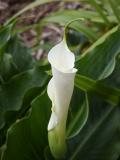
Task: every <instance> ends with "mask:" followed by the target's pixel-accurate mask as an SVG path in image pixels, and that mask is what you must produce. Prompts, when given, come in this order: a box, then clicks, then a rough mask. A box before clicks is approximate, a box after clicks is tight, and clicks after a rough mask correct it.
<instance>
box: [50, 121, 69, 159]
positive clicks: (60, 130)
mask: <svg viewBox="0 0 120 160" xmlns="http://www.w3.org/2000/svg"><path fill="white" fill-rule="evenodd" d="M65 121H66V119H63V120H62V121H61V122H60V123H59V124H58V125H56V127H55V128H54V129H52V130H50V131H49V132H48V140H49V146H50V150H51V152H52V154H53V155H54V157H55V158H56V159H64V158H65V154H66V151H67V145H66V122H65Z"/></svg>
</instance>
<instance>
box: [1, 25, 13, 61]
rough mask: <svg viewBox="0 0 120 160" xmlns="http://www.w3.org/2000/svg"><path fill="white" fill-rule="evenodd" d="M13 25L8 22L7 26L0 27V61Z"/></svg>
mask: <svg viewBox="0 0 120 160" xmlns="http://www.w3.org/2000/svg"><path fill="white" fill-rule="evenodd" d="M12 27H13V25H12V24H10V25H8V26H5V27H2V28H0V62H1V61H2V57H3V53H4V48H5V46H6V44H7V42H8V40H9V39H10V37H11V30H12Z"/></svg>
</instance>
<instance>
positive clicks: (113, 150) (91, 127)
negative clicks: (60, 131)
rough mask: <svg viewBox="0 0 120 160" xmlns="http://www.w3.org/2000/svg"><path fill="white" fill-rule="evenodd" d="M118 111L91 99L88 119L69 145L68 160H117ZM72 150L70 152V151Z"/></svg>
mask: <svg viewBox="0 0 120 160" xmlns="http://www.w3.org/2000/svg"><path fill="white" fill-rule="evenodd" d="M119 115H120V110H119V107H112V106H109V105H107V104H105V103H103V102H102V101H101V99H99V100H97V99H96V97H93V99H92V102H91V103H90V113H89V118H88V121H87V123H86V125H85V126H84V128H83V130H82V131H81V132H80V134H79V135H78V136H77V137H76V138H75V139H73V141H72V142H71V143H70V144H69V147H70V151H69V153H71V152H72V153H71V155H70V156H69V157H70V158H69V159H70V160H74V159H79V158H81V157H82V160H88V159H89V160H96V159H97V160H117V158H118V157H119V154H120V136H119V134H120V125H119V121H120V116H119ZM71 149H72V150H71Z"/></svg>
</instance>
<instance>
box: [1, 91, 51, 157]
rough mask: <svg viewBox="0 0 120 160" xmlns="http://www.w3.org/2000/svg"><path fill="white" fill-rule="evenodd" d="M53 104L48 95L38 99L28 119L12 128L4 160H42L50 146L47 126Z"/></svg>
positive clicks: (33, 103)
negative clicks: (45, 150)
mask: <svg viewBox="0 0 120 160" xmlns="http://www.w3.org/2000/svg"><path fill="white" fill-rule="evenodd" d="M50 106H51V102H50V100H49V99H48V96H47V94H46V93H44V94H42V95H40V96H38V97H36V98H35V99H34V101H33V102H32V104H31V107H32V110H31V112H30V115H29V116H27V117H26V118H24V119H22V120H20V121H18V122H16V123H15V124H14V125H12V126H11V127H10V129H9V130H8V135H7V143H6V145H7V146H6V147H7V148H6V150H5V153H4V155H3V158H2V160H11V159H18V160H27V159H29V160H33V159H34V160H38V159H39V160H40V159H41V160H42V159H44V156H45V155H44V149H45V147H46V146H47V145H48V140H47V125H48V120H49V117H50V112H51V111H50V108H51V107H50ZM18 155H19V156H18Z"/></svg>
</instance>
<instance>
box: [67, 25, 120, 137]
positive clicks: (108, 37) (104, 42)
mask: <svg viewBox="0 0 120 160" xmlns="http://www.w3.org/2000/svg"><path fill="white" fill-rule="evenodd" d="M119 38H120V29H119V27H115V28H113V29H112V30H110V31H109V32H108V33H107V34H105V35H104V36H102V37H101V38H100V39H99V40H98V41H96V42H95V43H94V44H93V45H92V46H91V47H90V48H89V49H88V50H87V51H86V52H85V53H84V54H83V55H82V56H81V57H80V58H79V60H77V61H76V68H78V73H80V75H79V74H78V75H77V76H76V79H75V85H76V87H78V88H79V89H81V90H83V91H87V92H90V93H91V92H95V93H97V94H98V95H99V96H101V97H102V98H103V99H104V100H105V101H108V102H109V103H111V104H113V105H117V104H118V103H119V97H120V91H119V90H118V89H116V88H113V87H111V88H109V86H105V85H103V84H102V83H100V82H97V81H94V79H96V80H98V79H104V78H105V77H107V76H109V75H110V74H111V73H112V72H113V70H114V67H115V58H116V56H117V55H118V53H119V51H120V45H119ZM98 57H99V58H98ZM83 75H84V76H83ZM85 76H87V77H85ZM89 77H90V78H93V79H90V78H89ZM85 103H86V100H85V99H84V102H83V104H85ZM78 106H79V107H78ZM77 107H78V108H77V109H78V110H77V111H76V112H75V115H74V117H78V118H77V119H78V121H76V118H74V119H73V120H72V121H71V122H70V123H72V124H74V125H73V130H72V132H74V133H76V134H78V131H79V128H80V127H81V126H82V127H83V125H77V124H79V119H80V118H81V117H82V116H81V115H79V110H81V106H80V105H79V104H77ZM72 108H73V107H72ZM72 108H71V110H72V112H73V113H74V110H73V109H72ZM84 118H85V119H86V118H87V117H84ZM83 122H84V121H83ZM75 126H78V128H76V130H77V132H75V130H74V128H75ZM76 134H75V135H76Z"/></svg>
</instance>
